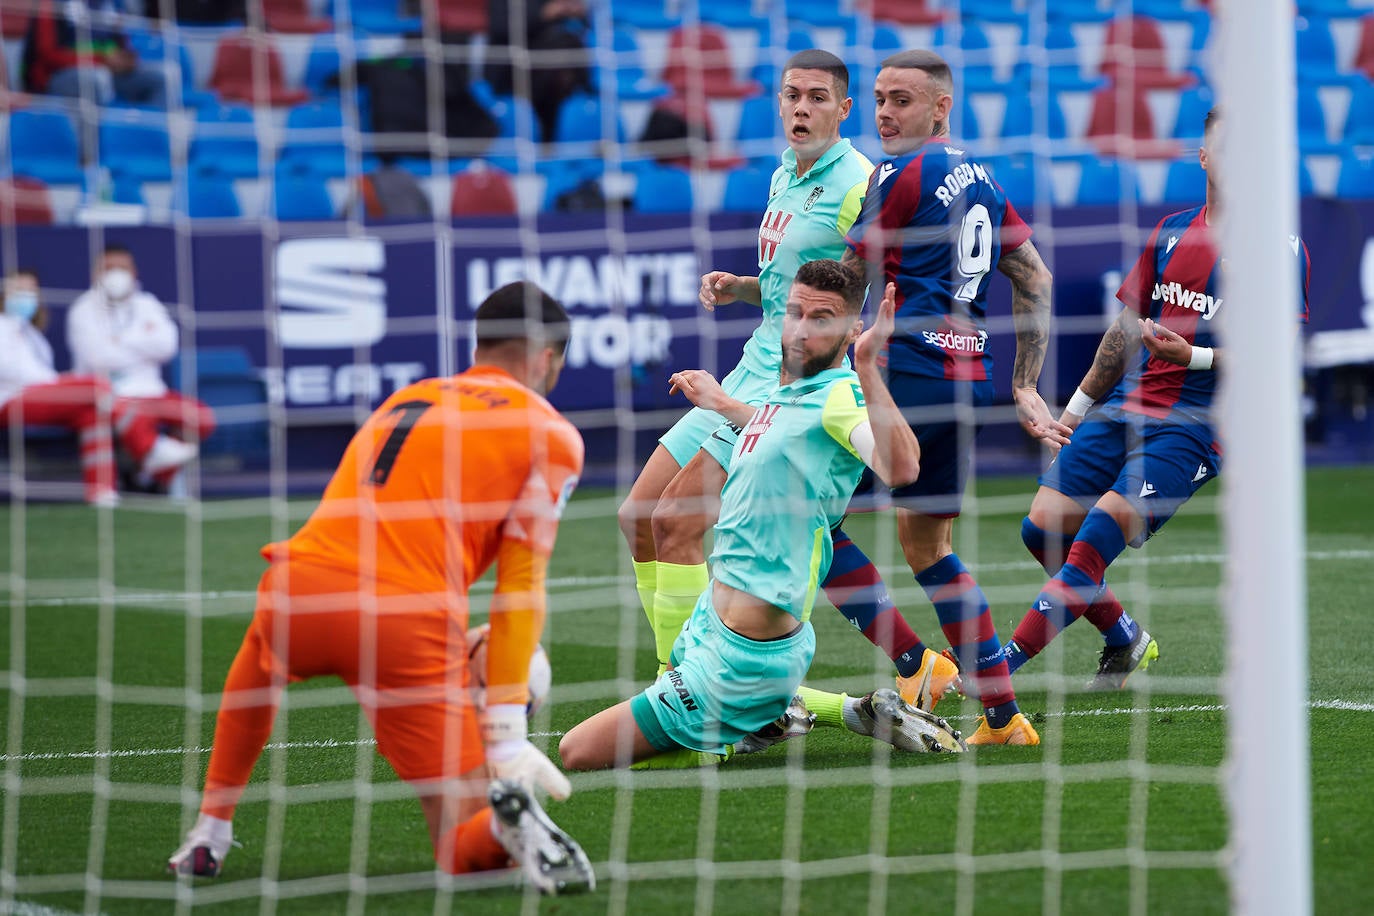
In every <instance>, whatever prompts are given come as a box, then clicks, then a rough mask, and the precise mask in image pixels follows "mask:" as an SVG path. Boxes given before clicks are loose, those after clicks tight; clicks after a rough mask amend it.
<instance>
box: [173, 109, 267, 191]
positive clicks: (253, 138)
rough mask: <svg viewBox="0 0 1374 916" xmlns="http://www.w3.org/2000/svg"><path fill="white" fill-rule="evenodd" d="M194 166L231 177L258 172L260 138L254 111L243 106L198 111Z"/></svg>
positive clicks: (255, 175) (193, 142)
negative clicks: (254, 120) (254, 122)
mask: <svg viewBox="0 0 1374 916" xmlns="http://www.w3.org/2000/svg"><path fill="white" fill-rule="evenodd" d="M190 162H191V167H192V168H194V169H196V170H197V171H201V172H216V173H218V174H220V175H226V176H228V177H230V178H255V177H257V175H258V172H259V168H258V137H257V133H256V129H255V125H254V124H253V110H252V109H251V108H246V107H244V106H242V105H215V106H214V107H208V106H207V107H205V108H202V109H200V111H198V112H196V123H195V136H194V138H193V139H192V140H191V153H190Z"/></svg>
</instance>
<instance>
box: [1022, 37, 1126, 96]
mask: <svg viewBox="0 0 1374 916" xmlns="http://www.w3.org/2000/svg"><path fill="white" fill-rule="evenodd" d="M1027 47H1028V46H1023V53H1026V51H1025V48H1027ZM1045 53H1046V54H1048V55H1049V68H1048V72H1047V76H1048V78H1049V83H1050V88H1051V89H1053V90H1061V89H1063V90H1074V91H1088V90H1093V89H1098V88H1100V87H1102V86H1104V85H1106V81H1105V80H1104V79H1102V78H1101V77H1097V76H1084V75H1083V59H1082V57H1081V55H1080V52H1079V48H1078V40H1077V39H1076V38H1075V37H1074V34H1073V25H1072V24H1071V23H1068V22H1055V21H1051V22H1050V23H1049V24H1048V26H1047V27H1046V29H1045ZM1023 63H1024V64H1026V65H1032V64H1034V61H1031V60H1025V61H1023Z"/></svg>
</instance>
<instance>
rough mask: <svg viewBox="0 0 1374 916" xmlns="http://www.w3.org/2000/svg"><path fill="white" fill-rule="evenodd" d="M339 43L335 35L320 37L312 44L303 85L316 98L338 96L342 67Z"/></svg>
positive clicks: (307, 57)
mask: <svg viewBox="0 0 1374 916" xmlns="http://www.w3.org/2000/svg"><path fill="white" fill-rule="evenodd" d="M340 60H341V59H340V57H339V45H338V41H337V39H336V38H335V36H333V35H319V36H317V37H316V38H315V39H314V40H313V41H312V42H311V43H310V50H309V51H308V52H307V53H306V56H305V73H304V75H303V76H302V77H301V85H303V86H305V88H306V89H307V90H309V92H310V94H311V96H312V97H314V98H317V99H318V98H330V97H336V96H338V94H339V92H340V86H339V70H340V69H341V67H342V64H341V63H340Z"/></svg>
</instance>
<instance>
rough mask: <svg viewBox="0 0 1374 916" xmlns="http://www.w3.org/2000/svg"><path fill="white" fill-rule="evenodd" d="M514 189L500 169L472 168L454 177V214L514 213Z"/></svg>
mask: <svg viewBox="0 0 1374 916" xmlns="http://www.w3.org/2000/svg"><path fill="white" fill-rule="evenodd" d="M516 211H517V207H516V204H515V188H514V187H513V186H512V185H511V181H510V176H509V175H507V174H506V173H505V172H503V171H501V170H500V169H493V168H473V169H468V170H467V171H466V172H459V173H458V174H457V175H454V176H453V197H452V200H451V201H450V202H449V213H450V214H451V215H453V216H513V215H515V213H516Z"/></svg>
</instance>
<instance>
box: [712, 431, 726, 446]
mask: <svg viewBox="0 0 1374 916" xmlns="http://www.w3.org/2000/svg"><path fill="white" fill-rule="evenodd" d="M711 438H712V439H715V440H716V441H717V442H724V443H725V444H726V445H729V444H730V440H729V439H727V438H725V437H724V436H722V435H721V434H720V433H719V432H714V433H711Z"/></svg>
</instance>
